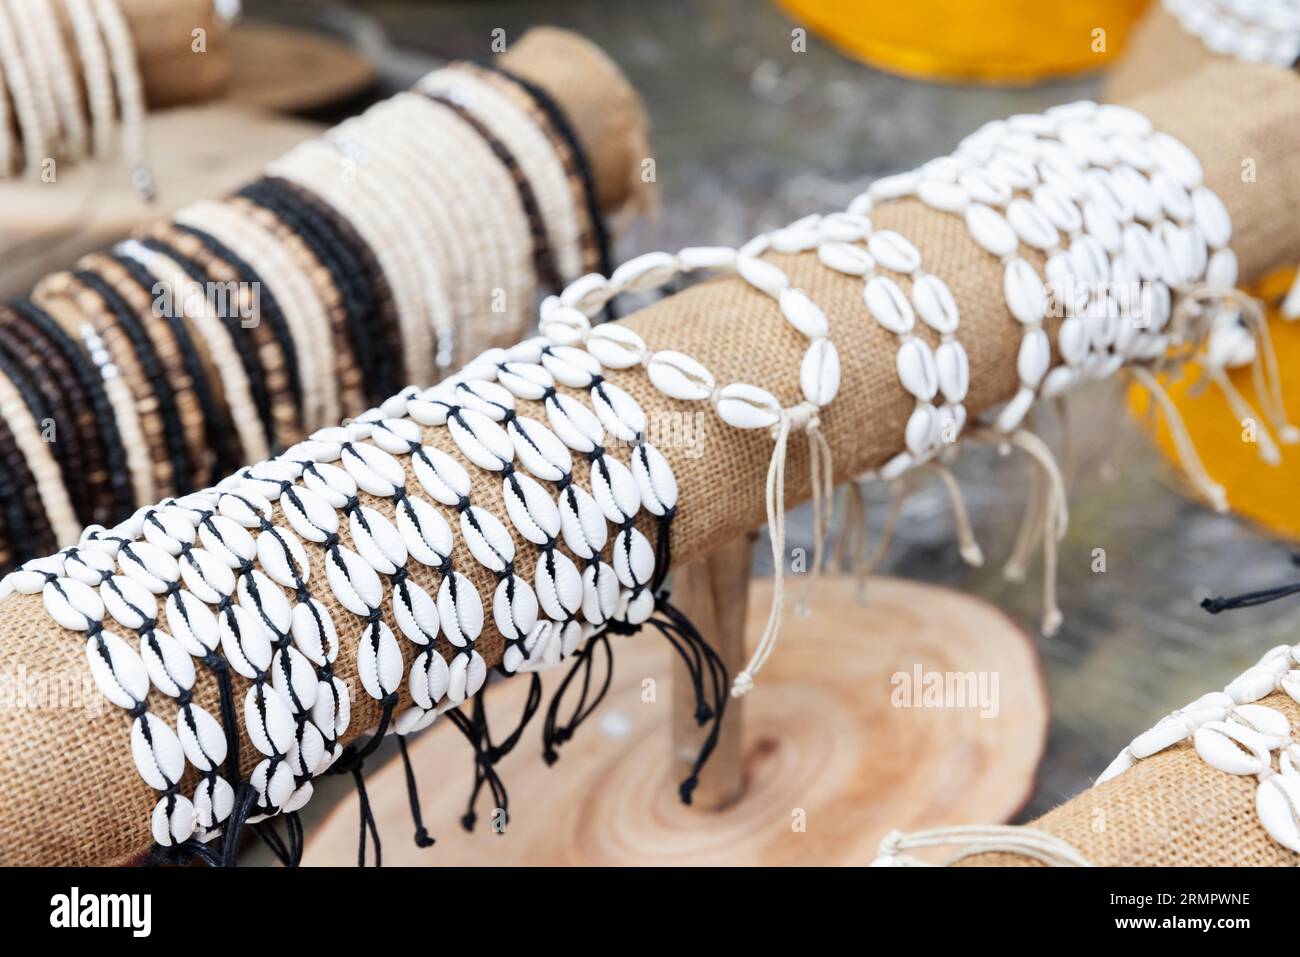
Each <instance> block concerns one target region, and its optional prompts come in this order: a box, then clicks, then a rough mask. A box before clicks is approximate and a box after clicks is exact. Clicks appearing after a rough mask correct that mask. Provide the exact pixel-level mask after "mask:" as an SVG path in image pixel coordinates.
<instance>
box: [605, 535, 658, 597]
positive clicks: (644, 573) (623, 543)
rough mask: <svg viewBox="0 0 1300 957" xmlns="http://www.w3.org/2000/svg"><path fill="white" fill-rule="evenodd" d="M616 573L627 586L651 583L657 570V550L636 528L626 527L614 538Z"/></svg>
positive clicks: (633, 586)
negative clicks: (655, 550)
mask: <svg viewBox="0 0 1300 957" xmlns="http://www.w3.org/2000/svg"><path fill="white" fill-rule="evenodd" d="M613 559H614V573H615V574H616V575H618V580H619V581H620V582H622V583H623V587H625V588H635V587H637V586H638V585H645V584H647V583H649V581H650V578H651V576H652V575H654V571H655V552H654V549H653V548H651V547H650V542H649V541H647V540H646V537H645V536H644V535H642V534H641V533H640V532H639V531H638V530H637V529H636V528H634V527H633V528H625V529H623V531H621V532H619V533H618V535H617V536H616V537H615V539H614V549H613Z"/></svg>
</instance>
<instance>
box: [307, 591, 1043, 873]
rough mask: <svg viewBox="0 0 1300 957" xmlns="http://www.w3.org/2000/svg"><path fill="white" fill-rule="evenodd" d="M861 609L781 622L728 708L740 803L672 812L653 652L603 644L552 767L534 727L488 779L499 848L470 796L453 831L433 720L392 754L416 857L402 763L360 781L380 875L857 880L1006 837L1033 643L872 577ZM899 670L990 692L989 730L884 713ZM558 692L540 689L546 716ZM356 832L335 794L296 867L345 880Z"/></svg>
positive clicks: (831, 602)
mask: <svg viewBox="0 0 1300 957" xmlns="http://www.w3.org/2000/svg"><path fill="white" fill-rule="evenodd" d="M796 584H797V583H796ZM867 596H868V600H866V601H862V600H860V599H859V597H858V592H857V584H856V582H855V581H854V580H852V579H851V578H846V577H835V576H831V577H828V578H827V579H826V580H824V581H823V582H822V583H821V586H820V587H819V590H818V592H817V595H816V600H815V603H814V607H813V611H812V614H811V615H810V616H809V617H807V618H803V619H799V618H796V617H795V616H794V615H793V614H791V615H790V616H789V617H788V619H787V622H786V627H785V631H784V634H783V636H782V639H781V645H780V647H779V648H778V650H777V652H776V653H775V654H774V655H773V656H772V659H771V661H770V662H769V664H768V666H767V667H766V668H765V669H764V670H763V671H762V672H761V674H760V675H759V676H758V679H757V681H756V687H755V690H754V692H753V693H752V694H751V695H750V696H749V698H748V699H747V700H746V702H745V712H744V727H743V729H742V734H743V740H744V749H743V761H742V773H743V774H744V787H743V789H742V791H741V796H740V797H739V798H738V799H737V800H736V801H734V802H733V803H731V804H730V805H729V806H726V807H724V808H721V809H719V810H715V811H704V810H700V809H697V808H692V807H687V806H684V805H682V804H681V803H680V802H679V800H678V799H677V783H678V782H677V781H676V780H675V779H674V778H673V776H672V775H673V762H672V760H671V759H670V758H671V756H670V753H669V752H670V744H669V741H670V728H671V724H672V720H671V714H670V710H671V706H670V702H671V701H672V695H671V694H670V693H669V688H668V686H667V682H668V681H669V675H670V673H671V664H672V661H671V657H670V655H671V652H670V650H669V648H668V646H667V644H666V643H665V642H664V641H663V640H662V639H660V638H659V637H658V636H657V634H654V633H651V632H649V631H647V632H645V633H643V634H641V635H639V636H636V637H634V638H628V639H624V638H618V639H614V642H615V643H614V646H613V647H614V655H615V658H614V667H615V677H614V684H613V686H612V688H611V690H610V693H609V696H608V698H607V699H606V700H605V702H604V703H603V704H602V705H601V707H600V709H599V710H598V711H597V712H596V714H595V715H594V716H593V717H592V718H591V719H590V721H589V722H588V723H587V724H586V725H584V726H583V727H582V728H581V729H580V730H579V732H578V733H577V734H576V735H575V737H574V739H573V740H572V741H571V742H569V743H568V744H567V745H565V746H564V748H563V749H562V751H561V759H560V761H559V762H558V763H557V764H556V765H555V766H554V767H552V768H548V767H547V766H546V765H545V763H544V762H543V761H542V759H541V756H540V753H539V751H540V744H539V739H540V720H541V718H540V716H539V717H538V718H536V719H534V721H535V723H534V724H533V725H531V726H530V727H529V728H528V729H527V730H526V731H525V734H524V739H523V741H522V742H521V744H520V745H519V747H518V748H517V749H516V750H515V752H514V753H513V754H511V755H509V756H508V757H506V758H505V759H504V760H503V761H502V762H501V764H500V766H499V770H500V773H501V777H502V780H503V781H504V782H505V783H506V786H507V788H508V790H509V794H510V806H511V820H510V823H509V825H508V827H507V828H506V829H505V831H504V832H503V833H500V834H498V833H493V831H492V829H491V827H490V824H489V820H488V819H489V817H490V814H491V810H490V808H489V807H488V806H487V805H488V801H487V800H486V798H485V799H484V800H483V801H482V803H481V806H480V814H479V820H480V823H479V825H478V829H477V831H476V832H474V833H466V832H465V831H463V830H462V829H461V827H460V823H459V821H460V817H461V815H462V813H463V812H464V806H465V800H466V797H467V795H468V790H469V786H470V783H471V780H472V768H473V765H472V759H471V754H470V751H469V747H468V745H467V744H466V743H465V741H464V739H463V738H462V737H461V736H460V735H459V734H458V733H456V731H455V729H454V728H452V727H450V726H449V725H448V724H446V723H445V722H440V723H439V724H437V725H435V726H434V727H433V728H431V729H429V730H428V731H427V732H425V733H424V734H423V735H422V736H420V737H417V738H416V739H415V740H414V741H412V742H411V745H410V750H411V757H412V761H413V763H414V766H415V768H416V775H417V779H418V781H419V786H420V794H421V798H422V802H423V810H424V820H425V823H426V826H427V827H428V828H429V831H430V833H431V834H433V835H434V837H436V838H437V844H436V845H435V846H434V847H432V848H428V849H419V848H417V847H416V846H415V845H414V842H413V841H412V840H411V835H412V831H413V828H412V824H411V819H410V812H409V808H408V801H407V792H406V787H405V781H404V777H403V769H402V765H401V761H400V760H398V759H394V760H393V761H391V762H389V763H388V764H387V765H386V766H384V767H382V768H381V769H379V770H378V771H376V772H374V773H373V774H372V775H370V776H369V777H368V784H367V790H368V792H369V796H370V800H371V803H372V806H373V808H374V812H375V816H376V818H377V821H378V824H379V831H380V835H381V836H382V838H383V840H384V848H383V851H384V853H383V859H384V864H385V865H392V864H395V865H420V864H425V865H437V866H444V867H445V866H465V865H471V866H472V865H510V864H514V865H521V864H522V865H539V864H542V865H561V864H564V865H633V864H637V865H648V864H719V865H757V864H769V865H770V864H777V865H828V864H866V863H869V862H870V861H871V860H872V859H873V858H874V856H875V851H876V847H877V845H878V843H879V841H880V838H881V837H882V836H883V835H884V834H885V833H887V832H888V831H889V830H891V829H893V828H902V829H904V830H913V829H916V828H919V827H930V826H937V825H949V824H959V823H975V822H982V823H988V822H1001V821H1006V820H1007V819H1008V818H1010V817H1012V816H1013V815H1014V814H1015V813H1016V812H1017V810H1018V809H1019V808H1020V807H1021V806H1022V805H1023V804H1024V802H1025V800H1026V799H1027V797H1028V796H1029V792H1030V789H1031V788H1032V786H1033V780H1034V775H1035V771H1036V769H1037V766H1038V761H1039V758H1040V756H1041V754H1042V750H1043V745H1044V742H1045V737H1046V730H1047V719H1048V707H1047V700H1046V693H1045V692H1044V690H1043V684H1042V677H1041V673H1040V670H1039V664H1038V657H1037V653H1036V651H1035V649H1034V646H1033V643H1032V641H1031V640H1030V639H1029V638H1028V636H1027V635H1026V634H1025V633H1024V632H1023V631H1022V630H1020V629H1019V628H1017V627H1016V626H1015V625H1014V624H1013V623H1012V622H1011V621H1010V620H1009V619H1008V618H1006V616H1005V615H1003V614H1002V613H1001V612H1000V611H998V610H997V609H996V608H994V607H992V606H991V605H989V604H987V603H986V602H984V601H981V600H979V599H975V598H971V597H969V596H966V595H963V594H961V593H958V592H955V591H951V590H948V589H942V588H937V587H934V586H929V585H921V584H916V583H913V582H905V581H900V580H896V579H887V578H882V579H872V580H870V582H869V583H868V586H867ZM770 598H771V584H770V582H766V581H764V582H756V583H755V585H754V586H753V591H752V593H751V596H750V606H749V616H748V634H749V636H750V638H751V640H752V639H754V638H756V637H757V635H758V634H759V632H760V631H761V629H762V624H763V620H764V619H765V617H766V615H767V608H768V602H769V600H770ZM917 666H919V667H920V668H921V669H922V670H923V671H924V672H985V673H987V674H990V675H996V676H997V690H998V697H997V703H998V713H997V715H996V716H990V717H980V711H979V708H978V707H968V708H958V707H943V708H938V707H913V708H905V707H896V706H894V704H891V698H893V699H895V700H898V694H899V688H900V687H901V685H900V686H898V687H896V686H894V685H891V676H894V675H895V673H899V672H901V673H904V674H907V675H908V676H909V680H910V678H911V676H912V674H913V672H914V669H915V668H916V667H917ZM560 670H563V669H560ZM560 677H561V675H560V674H558V673H557V674H551V675H547V676H545V680H544V684H545V690H546V698H545V699H544V702H545V701H549V696H550V689H552V688H553V687H554V686H555V685H556V684H557V683H558V679H559V678H560ZM648 682H653V685H651V684H649V683H648ZM989 687H992V686H991V685H990V686H989ZM647 689H652V690H653V696H652V697H653V700H645V699H646V698H649V697H651V695H650V694H649V693H648V691H647ZM527 690H528V682H527V680H526V679H519V678H517V679H512V680H510V681H507V682H504V683H503V684H502V685H500V686H499V687H495V688H493V689H492V690H491V692H490V693H489V695H488V698H487V711H488V716H489V721H490V723H491V721H492V720H493V719H497V720H499V721H500V722H501V724H500V727H502V728H505V727H506V725H508V724H509V723H510V719H511V718H513V717H514V716H517V715H518V713H519V709H520V708H521V706H522V702H523V700H524V697H525V694H526V692H527ZM918 690H919V689H918ZM543 707H545V703H544V705H543ZM498 716H499V718H498ZM499 733H501V732H499ZM357 827H358V816H357V801H356V797H355V795H350V796H349V797H348V798H347V799H345V800H344V801H342V802H341V803H340V804H339V805H338V806H336V807H335V808H333V809H332V810H331V811H330V812H329V813H328V814H327V816H326V817H325V818H324V819H323V820H322V821H320V822H319V823H318V824H317V825H314V826H312V827H311V828H310V829H309V832H308V841H307V850H306V854H305V856H304V863H305V864H311V865H348V864H355V863H356V841H357Z"/></svg>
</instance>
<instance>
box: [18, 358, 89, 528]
mask: <svg viewBox="0 0 1300 957" xmlns="http://www.w3.org/2000/svg"><path fill="white" fill-rule="evenodd" d="M6 364H7V363H6ZM0 371H3V372H4V373H5V374H3V375H0V417H2V418H3V419H4V420H5V421H6V422H7V423H8V426H9V429H10V432H11V434H12V435H13V438H14V443H15V444H16V445H17V446H18V448H19V449H21V451H22V455H23V458H24V459H25V460H26V462H27V466H28V468H29V469H30V470H31V474H32V480H33V482H32V484H33V486H34V488H35V489H36V492H37V495H38V496H39V497H40V509H39V510H38V511H36V512H34V513H32V514H39V515H44V516H45V517H46V518H47V519H48V520H49V524H50V527H51V529H52V530H53V532H54V539H55V542H56V544H57V545H60V546H62V545H67V544H71V543H72V542H74V541H76V539H77V534H78V531H79V528H80V526H79V524H78V522H77V516H76V513H75V512H74V511H73V509H72V502H71V500H70V499H69V497H68V491H67V487H66V486H65V485H64V483H63V475H62V473H61V471H60V469H59V465H58V463H57V462H56V461H55V459H54V455H53V453H51V451H50V446H49V443H47V442H46V441H45V440H44V439H43V438H41V430H40V424H39V421H38V420H37V419H36V418H34V417H33V413H32V409H31V407H30V406H29V403H28V402H27V401H25V400H24V397H23V395H22V394H21V393H20V392H19V390H18V389H17V388H16V386H15V384H14V382H13V381H12V380H11V379H10V378H9V373H10V372H12V371H13V370H12V367H10V368H9V369H6V370H0Z"/></svg>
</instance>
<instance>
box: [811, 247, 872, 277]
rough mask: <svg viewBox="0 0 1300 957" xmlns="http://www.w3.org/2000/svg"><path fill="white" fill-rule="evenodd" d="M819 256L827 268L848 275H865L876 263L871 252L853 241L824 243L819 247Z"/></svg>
mask: <svg viewBox="0 0 1300 957" xmlns="http://www.w3.org/2000/svg"><path fill="white" fill-rule="evenodd" d="M817 258H818V259H820V260H821V263H822V265H823V266H825V267H826V268H827V269H834V270H835V271H836V272H839V273H843V274H844V275H846V276H865V275H866V274H867V273H869V272H871V270H872V269H874V268H875V265H876V261H875V260H874V259H872V258H871V253H869V252H867V251H866V250H865V249H863V248H862V247H861V246H854V245H852V244H851V243H841V242H827V243H822V244H821V245H820V246H818V247H817Z"/></svg>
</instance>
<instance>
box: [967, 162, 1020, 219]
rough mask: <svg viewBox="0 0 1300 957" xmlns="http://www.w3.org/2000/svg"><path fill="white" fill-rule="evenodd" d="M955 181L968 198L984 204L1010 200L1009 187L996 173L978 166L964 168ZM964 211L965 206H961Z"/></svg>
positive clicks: (1003, 203) (1000, 204)
mask: <svg viewBox="0 0 1300 957" xmlns="http://www.w3.org/2000/svg"><path fill="white" fill-rule="evenodd" d="M957 183H958V185H959V186H961V188H962V189H963V190H965V191H966V194H967V196H968V197H969V199H970V200H973V201H975V202H977V203H982V204H984V205H985V206H1004V205H1006V204H1007V203H1008V202H1010V200H1011V187H1010V186H1009V185H1008V184H1007V183H1006V182H1005V181H1004V180H1002V179H1001V178H999V177H998V176H997V175H995V174H992V173H990V172H988V171H987V170H985V169H981V168H980V167H972V168H971V169H968V170H964V171H963V172H962V173H961V174H960V175H959V176H958V177H957ZM962 211H963V212H964V211H965V207H963V208H962Z"/></svg>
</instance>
